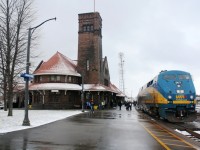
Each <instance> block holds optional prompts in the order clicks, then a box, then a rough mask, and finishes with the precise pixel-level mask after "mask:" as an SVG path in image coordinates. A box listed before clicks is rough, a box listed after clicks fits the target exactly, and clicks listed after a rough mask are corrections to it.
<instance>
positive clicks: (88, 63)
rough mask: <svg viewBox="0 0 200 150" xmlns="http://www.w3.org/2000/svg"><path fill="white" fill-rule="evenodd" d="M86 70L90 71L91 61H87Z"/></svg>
mask: <svg viewBox="0 0 200 150" xmlns="http://www.w3.org/2000/svg"><path fill="white" fill-rule="evenodd" d="M86 67H87V68H86V69H87V71H89V70H90V61H89V60H88V59H87V61H86Z"/></svg>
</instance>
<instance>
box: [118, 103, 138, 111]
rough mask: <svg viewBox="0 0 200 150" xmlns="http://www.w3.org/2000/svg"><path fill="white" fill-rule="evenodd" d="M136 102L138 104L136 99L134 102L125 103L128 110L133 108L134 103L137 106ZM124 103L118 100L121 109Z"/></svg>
mask: <svg viewBox="0 0 200 150" xmlns="http://www.w3.org/2000/svg"><path fill="white" fill-rule="evenodd" d="M136 104H137V102H136V101H134V102H131V101H127V102H125V103H124V105H125V107H126V110H132V105H134V106H136ZM122 105H123V104H122V102H121V101H119V102H118V106H119V110H121V107H122Z"/></svg>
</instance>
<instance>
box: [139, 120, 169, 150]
mask: <svg viewBox="0 0 200 150" xmlns="http://www.w3.org/2000/svg"><path fill="white" fill-rule="evenodd" d="M141 126H143V125H142V124H141ZM143 128H144V129H145V130H146V131H147V132H148V133H149V134H150V135H151V136H152V137H153V138H154V139H155V140H156V141H158V143H160V145H162V146H163V147H164V148H165V149H166V150H171V149H170V148H169V147H168V146H167V145H165V143H163V142H162V141H161V140H160V139H158V138H157V137H156V136H155V135H154V134H153V133H152V132H151V131H150V130H149V129H147V128H146V127H145V126H143Z"/></svg>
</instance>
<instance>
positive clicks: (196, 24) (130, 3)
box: [32, 0, 200, 97]
mask: <svg viewBox="0 0 200 150" xmlns="http://www.w3.org/2000/svg"><path fill="white" fill-rule="evenodd" d="M199 7H200V1H199V0H96V6H95V10H96V11H98V12H99V13H100V15H101V17H102V19H103V22H102V24H103V25H102V26H103V27H102V35H103V39H102V44H103V56H107V57H108V64H109V70H110V76H111V82H112V83H114V84H115V85H116V86H117V87H119V52H123V53H124V60H125V64H124V71H125V73H124V77H125V89H126V94H128V95H129V96H131V95H132V96H134V97H135V96H137V93H138V91H139V88H140V87H141V86H143V85H144V84H145V83H146V82H148V81H150V80H151V79H152V78H153V77H154V76H156V75H157V74H158V73H159V72H160V71H161V70H183V71H187V72H190V73H191V74H192V76H193V80H194V84H195V87H196V92H197V94H200V66H199V64H200V63H199V62H198V60H199V57H200V50H199V49H200V9H199ZM34 10H35V11H36V12H37V13H36V15H35V17H36V21H35V22H34V23H33V24H32V26H36V25H38V24H40V23H41V22H43V21H44V20H46V19H49V18H52V17H57V18H58V19H57V21H56V22H54V21H51V22H48V23H46V24H45V25H43V26H41V27H40V29H39V30H40V40H38V42H39V45H38V46H37V52H38V53H40V58H39V60H47V59H49V58H50V57H51V56H52V55H53V54H55V53H56V51H59V52H61V53H63V54H64V55H66V56H67V57H69V58H71V59H73V60H76V59H77V52H78V14H80V13H87V12H93V11H94V0H35V3H34ZM39 60H38V61H34V65H35V66H36V65H38V63H39ZM32 61H33V60H32Z"/></svg>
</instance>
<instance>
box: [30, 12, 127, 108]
mask: <svg viewBox="0 0 200 150" xmlns="http://www.w3.org/2000/svg"><path fill="white" fill-rule="evenodd" d="M78 19H79V30H78V58H77V60H76V61H73V60H71V59H70V58H68V57H67V56H65V55H64V54H61V53H60V52H56V53H55V54H54V55H53V56H52V57H51V58H50V59H49V60H48V61H46V62H44V61H41V62H40V64H39V65H38V67H37V68H36V69H35V71H34V72H33V74H34V80H33V81H32V83H31V84H30V87H29V90H30V100H29V101H30V104H31V105H32V107H33V108H45V109H69V108H76V107H77V108H80V107H81V105H82V101H84V103H85V102H87V101H90V100H91V99H92V100H93V101H94V103H95V106H102V105H103V107H107V108H111V107H114V106H116V104H117V102H118V101H119V100H123V99H124V97H125V95H124V94H123V93H122V92H121V91H120V90H119V89H118V88H117V87H116V86H115V85H113V84H112V83H111V81H110V74H109V67H108V60H107V57H103V51H102V18H101V16H100V14H99V13H98V12H92V13H84V14H79V15H78ZM82 93H84V97H83V98H81V94H82Z"/></svg>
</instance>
